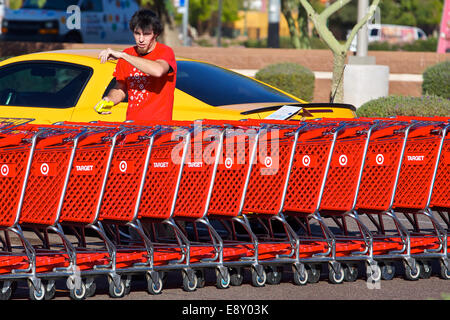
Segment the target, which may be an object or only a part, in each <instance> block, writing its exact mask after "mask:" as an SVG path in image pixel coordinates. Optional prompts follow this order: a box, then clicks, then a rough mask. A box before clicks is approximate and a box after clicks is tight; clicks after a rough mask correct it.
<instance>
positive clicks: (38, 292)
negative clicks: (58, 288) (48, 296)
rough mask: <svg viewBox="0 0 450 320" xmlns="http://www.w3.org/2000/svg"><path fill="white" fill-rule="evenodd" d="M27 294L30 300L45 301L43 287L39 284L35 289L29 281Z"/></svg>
mask: <svg viewBox="0 0 450 320" xmlns="http://www.w3.org/2000/svg"><path fill="white" fill-rule="evenodd" d="M28 292H29V297H30V299H31V300H34V301H42V300H45V286H44V284H43V283H42V281H41V282H40V284H39V286H38V288H35V287H34V285H33V284H32V282H31V281H29V282H28Z"/></svg>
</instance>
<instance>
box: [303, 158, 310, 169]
mask: <svg viewBox="0 0 450 320" xmlns="http://www.w3.org/2000/svg"><path fill="white" fill-rule="evenodd" d="M302 164H303V165H304V166H305V167H309V166H310V164H311V157H310V156H308V155H306V156H303V158H302Z"/></svg>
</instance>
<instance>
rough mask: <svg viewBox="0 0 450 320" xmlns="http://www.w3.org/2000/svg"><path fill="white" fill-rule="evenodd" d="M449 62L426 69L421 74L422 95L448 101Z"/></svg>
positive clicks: (449, 90)
mask: <svg viewBox="0 0 450 320" xmlns="http://www.w3.org/2000/svg"><path fill="white" fill-rule="evenodd" d="M449 84H450V60H447V61H444V62H440V63H438V64H435V65H433V66H431V67H428V68H427V69H426V70H425V72H424V73H423V82H422V94H432V95H436V96H441V97H443V98H447V99H450V85H449Z"/></svg>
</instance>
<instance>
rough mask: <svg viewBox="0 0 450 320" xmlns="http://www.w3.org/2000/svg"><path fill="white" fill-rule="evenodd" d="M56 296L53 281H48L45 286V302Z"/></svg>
mask: <svg viewBox="0 0 450 320" xmlns="http://www.w3.org/2000/svg"><path fill="white" fill-rule="evenodd" d="M55 294H56V287H55V282H54V281H49V282H47V283H46V284H45V297H44V299H45V300H52V299H53V298H54V297H55Z"/></svg>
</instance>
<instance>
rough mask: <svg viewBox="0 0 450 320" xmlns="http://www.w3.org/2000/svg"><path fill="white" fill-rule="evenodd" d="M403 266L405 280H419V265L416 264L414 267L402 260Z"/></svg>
mask: <svg viewBox="0 0 450 320" xmlns="http://www.w3.org/2000/svg"><path fill="white" fill-rule="evenodd" d="M403 265H404V267H405V278H406V280H410V281H415V280H419V277H420V267H419V266H418V265H417V264H416V266H415V268H414V269H413V268H411V267H410V266H409V264H408V263H407V262H403Z"/></svg>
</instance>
